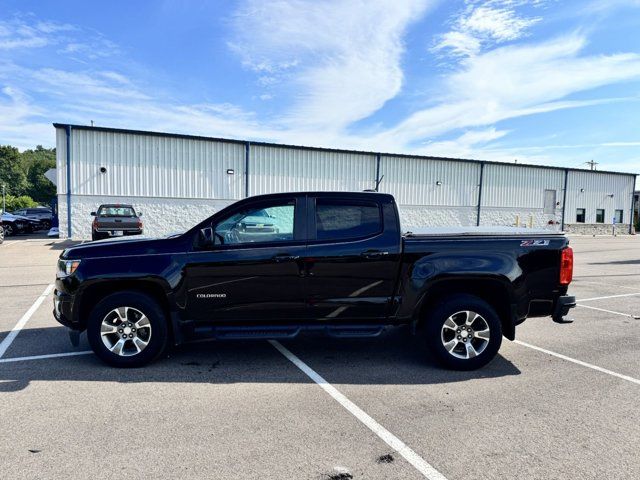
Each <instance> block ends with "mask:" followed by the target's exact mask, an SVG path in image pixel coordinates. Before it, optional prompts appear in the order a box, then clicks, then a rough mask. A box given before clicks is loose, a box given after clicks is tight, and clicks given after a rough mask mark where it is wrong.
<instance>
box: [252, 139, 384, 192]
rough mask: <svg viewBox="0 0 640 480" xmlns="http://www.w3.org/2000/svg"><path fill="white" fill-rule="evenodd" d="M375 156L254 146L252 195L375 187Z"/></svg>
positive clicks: (353, 189) (354, 189)
mask: <svg viewBox="0 0 640 480" xmlns="http://www.w3.org/2000/svg"><path fill="white" fill-rule="evenodd" d="M375 178H376V157H375V156H374V155H362V154H349V153H338V152H322V151H316V150H302V149H293V148H277V147H270V146H263V145H255V146H254V145H252V146H251V162H250V165H249V194H250V195H261V194H265V193H278V192H293V191H312V190H325V191H326V190H328V191H359V190H364V189H367V188H374V187H375Z"/></svg>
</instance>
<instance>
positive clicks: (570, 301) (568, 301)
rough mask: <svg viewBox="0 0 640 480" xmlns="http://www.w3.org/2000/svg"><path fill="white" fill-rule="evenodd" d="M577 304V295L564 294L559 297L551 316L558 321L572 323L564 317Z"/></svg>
mask: <svg viewBox="0 0 640 480" xmlns="http://www.w3.org/2000/svg"><path fill="white" fill-rule="evenodd" d="M575 306H576V297H574V296H573V295H563V296H561V297H558V300H557V301H556V306H555V308H554V309H553V315H552V316H551V318H552V319H553V321H554V322H556V323H570V321H567V320H565V319H564V318H563V317H564V316H565V315H566V314H568V313H569V310H571V309H572V308H574V307H575Z"/></svg>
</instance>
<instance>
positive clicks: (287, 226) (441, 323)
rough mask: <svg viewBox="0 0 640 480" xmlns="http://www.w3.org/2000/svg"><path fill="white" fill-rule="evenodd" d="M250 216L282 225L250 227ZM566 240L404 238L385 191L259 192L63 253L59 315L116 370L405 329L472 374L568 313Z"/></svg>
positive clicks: (433, 234) (469, 234) (472, 233)
mask: <svg viewBox="0 0 640 480" xmlns="http://www.w3.org/2000/svg"><path fill="white" fill-rule="evenodd" d="M247 218H249V219H252V220H251V222H246V221H245V219H247ZM255 218H264V219H268V223H269V224H272V225H273V226H274V227H276V226H277V228H271V230H272V231H270V232H267V231H260V232H248V231H247V229H246V227H247V223H254V221H255V220H253V219H255ZM568 244H569V241H568V239H567V237H566V236H565V235H564V234H563V233H560V232H554V231H549V230H534V229H515V228H510V227H496V228H489V227H486V228H478V227H472V228H465V229H433V230H417V229H416V230H412V231H406V232H405V233H404V234H403V233H402V231H401V229H400V221H399V217H398V210H397V208H396V204H395V201H394V199H393V197H392V196H391V195H387V194H380V193H341V192H331V193H328V192H324V193H287V194H275V195H263V196H258V197H253V198H247V199H244V200H241V201H239V202H237V203H235V204H233V205H230V206H229V207H227V208H225V209H223V210H221V211H219V212H218V213H216V214H215V215H213V216H212V217H210V218H208V219H207V220H204V221H203V222H201V223H200V224H198V225H196V226H195V227H193V228H192V229H191V230H189V231H187V232H186V233H184V234H180V235H175V236H172V237H167V238H163V239H123V240H121V241H114V240H112V241H104V242H98V243H87V244H84V245H79V246H75V247H71V248H68V249H66V250H64V251H63V252H62V254H61V256H60V259H59V262H58V274H57V276H56V290H55V297H54V315H55V317H56V319H57V320H58V321H59V322H60V323H62V324H63V325H66V326H68V327H70V328H71V329H73V330H75V331H76V332H79V331H84V330H86V331H87V338H88V340H89V343H90V345H91V348H92V349H93V351H94V352H95V353H96V355H97V356H98V357H100V358H101V359H102V360H103V361H105V362H106V363H108V364H110V365H114V366H118V367H135V366H141V365H144V364H146V363H148V362H150V361H152V360H154V359H155V358H157V357H158V356H159V355H161V354H162V352H163V351H164V350H165V349H166V347H167V345H168V344H170V343H173V344H180V343H184V342H187V341H190V340H195V339H198V338H202V337H203V336H205V337H207V336H208V337H213V338H217V339H238V338H291V337H294V336H295V335H297V334H298V333H299V332H300V331H302V330H306V329H317V330H321V331H324V332H326V333H328V334H330V335H333V336H337V337H349V338H351V337H356V336H362V337H367V336H374V335H378V334H379V333H381V332H382V331H383V329H384V328H385V327H387V326H392V325H409V326H410V327H411V328H410V331H412V332H414V333H415V334H417V335H419V336H420V338H421V341H422V343H423V344H424V345H425V346H427V347H428V348H429V350H430V351H431V354H432V355H433V357H435V358H436V359H437V360H438V361H439V362H440V363H441V364H442V365H444V366H446V367H449V368H453V369H459V370H470V369H475V368H479V367H481V366H483V365H485V364H486V363H487V362H489V361H490V360H491V359H492V358H493V357H494V356H495V355H496V354H497V352H498V349H499V348H500V345H501V342H502V337H503V336H505V337H507V338H508V339H510V340H513V339H514V338H515V331H516V325H518V324H520V323H522V322H523V321H524V320H525V319H526V318H527V317H540V316H552V318H553V320H554V321H556V322H558V323H564V322H565V320H564V319H563V316H564V315H566V314H567V313H568V311H569V309H571V308H573V307H574V306H575V297H573V296H569V295H567V288H568V285H569V283H570V282H571V279H572V272H573V251H572V249H571V248H570V247H569V245H568Z"/></svg>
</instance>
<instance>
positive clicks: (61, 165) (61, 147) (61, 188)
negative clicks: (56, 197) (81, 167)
mask: <svg viewBox="0 0 640 480" xmlns="http://www.w3.org/2000/svg"><path fill="white" fill-rule="evenodd" d="M56 176H57V177H58V178H57V180H58V183H57V189H58V194H63V193H67V132H66V131H65V130H64V129H63V128H56Z"/></svg>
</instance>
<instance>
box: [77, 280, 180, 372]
mask: <svg viewBox="0 0 640 480" xmlns="http://www.w3.org/2000/svg"><path fill="white" fill-rule="evenodd" d="M167 338H168V330H167V319H166V317H165V315H164V313H163V311H162V309H161V308H160V307H159V305H158V304H157V302H155V301H154V300H153V299H152V298H151V297H149V296H147V295H145V294H143V293H138V292H119V293H114V294H112V295H109V296H108V297H106V298H105V299H104V300H102V301H101V302H100V303H98V304H97V305H96V306H95V308H94V309H93V310H92V311H91V314H90V315H89V321H88V323H87V339H88V340H89V344H90V345H91V348H92V349H93V351H94V352H95V354H96V355H97V356H98V357H99V358H100V359H101V360H102V361H104V362H105V363H107V364H109V365H112V366H114V367H141V366H143V365H146V364H147V363H150V362H152V361H153V360H155V359H156V358H158V357H159V356H160V355H161V354H162V352H163V351H164V350H165V348H166V345H167Z"/></svg>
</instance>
